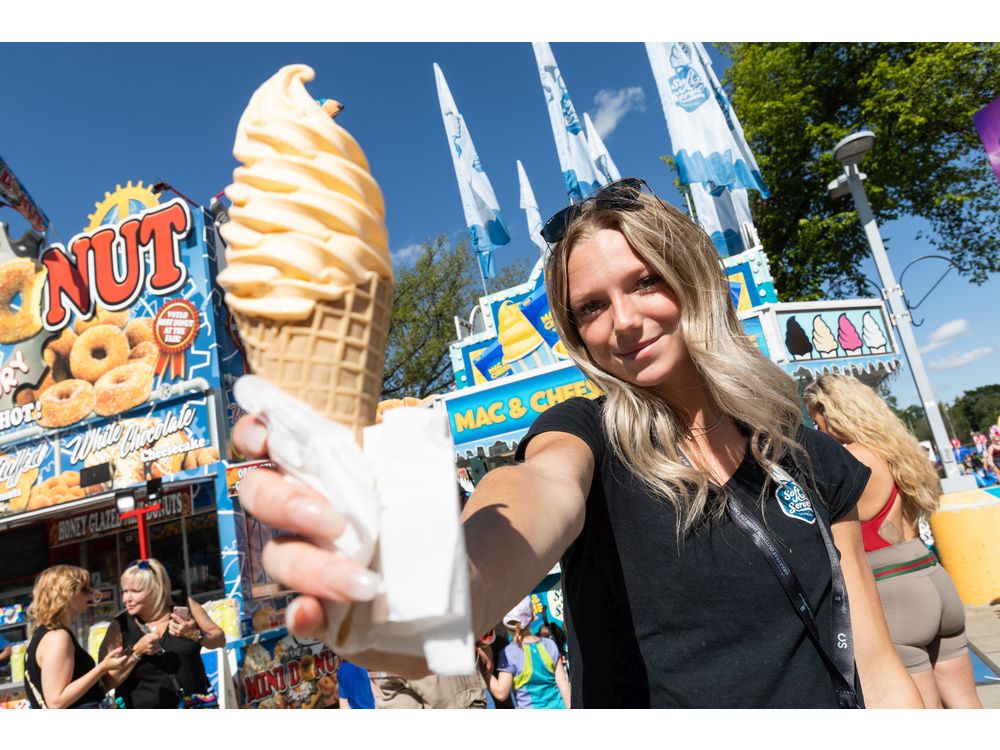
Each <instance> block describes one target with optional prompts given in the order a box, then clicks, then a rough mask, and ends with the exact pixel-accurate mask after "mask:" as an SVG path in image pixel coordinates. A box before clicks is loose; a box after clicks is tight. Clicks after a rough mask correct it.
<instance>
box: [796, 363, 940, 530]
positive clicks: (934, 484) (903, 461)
mask: <svg viewBox="0 0 1000 750" xmlns="http://www.w3.org/2000/svg"><path fill="white" fill-rule="evenodd" d="M802 399H803V400H804V401H805V402H806V406H807V407H808V409H809V411H810V412H813V413H819V414H822V415H823V416H824V417H825V418H826V422H827V424H828V425H829V427H830V433H831V434H832V435H833V437H835V438H837V440H840V441H841V442H843V443H858V444H860V445H863V446H864V447H865V448H867V449H868V450H870V451H871V452H872V453H874V454H875V455H876V456H878V457H879V458H881V459H882V460H883V461H885V462H886V463H887V464H888V465H889V473H890V474H892V479H893V481H894V482H895V483H896V486H897V487H898V488H899V493H900V495H901V496H902V501H903V513H904V515H905V516H906V518H907V519H908V520H909V521H916V520H917V519H918V518H919V517H920V516H921V515H928V516H929V515H930V514H931V513H933V512H934V511H936V510H937V508H938V503H939V502H940V500H939V494H940V485H939V484H938V476H937V472H936V471H934V467H933V466H931V462H930V461H929V460H928V458H927V451H925V450H924V449H923V448H921V447H920V443H918V442H917V439H916V438H915V437H914V436H913V435H912V434H910V432H909V430H907V429H906V425H904V424H903V422H902V420H900V419H899V417H897V416H896V415H895V414H893V413H892V410H891V409H890V408H889V406H888V404H886V403H885V401H883V400H882V399H881V398H880V397H879V395H878V394H877V393H875V391H873V390H872V389H871V388H869V387H868V386H867V385H865V384H864V383H862V382H861V381H860V380H858V379H857V378H852V377H848V376H846V375H821V376H820V377H818V378H816V380H814V381H813V382H812V383H810V384H809V385H807V386H806V388H805V390H804V391H803V393H802Z"/></svg>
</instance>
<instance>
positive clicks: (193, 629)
mask: <svg viewBox="0 0 1000 750" xmlns="http://www.w3.org/2000/svg"><path fill="white" fill-rule="evenodd" d="M167 632H169V633H170V635H172V636H174V637H177V638H187V639H188V640H189V641H197V640H198V636H199V635H201V628H199V627H198V623H196V622H195V621H194V619H193V618H191V617H181V616H180V615H179V614H177V613H176V612H171V613H170V620H169V621H168V622H167Z"/></svg>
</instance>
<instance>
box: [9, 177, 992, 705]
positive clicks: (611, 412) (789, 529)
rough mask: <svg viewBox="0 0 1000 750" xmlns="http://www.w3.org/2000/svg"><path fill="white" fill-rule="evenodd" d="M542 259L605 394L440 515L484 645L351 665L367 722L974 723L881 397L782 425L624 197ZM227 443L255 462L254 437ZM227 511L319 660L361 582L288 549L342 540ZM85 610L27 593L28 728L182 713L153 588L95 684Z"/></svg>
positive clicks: (685, 258)
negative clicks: (135, 710)
mask: <svg viewBox="0 0 1000 750" xmlns="http://www.w3.org/2000/svg"><path fill="white" fill-rule="evenodd" d="M543 237H544V238H545V240H546V241H547V242H548V243H549V245H550V248H551V251H550V253H549V256H548V259H547V265H546V269H545V280H546V291H547V293H548V299H549V303H550V306H551V309H552V313H553V318H554V321H555V326H556V330H557V332H558V333H559V336H560V339H561V340H562V342H563V344H564V345H565V347H566V349H567V351H568V352H569V353H570V356H571V357H572V359H573V360H574V362H575V363H576V364H577V366H578V367H579V368H580V369H581V370H582V371H583V373H584V374H585V375H586V376H587V377H588V378H589V379H590V380H591V381H592V382H594V383H595V384H596V385H597V386H598V387H599V388H600V390H601V392H602V393H603V396H602V397H601V398H599V399H596V400H588V399H583V398H575V399H571V400H568V401H565V402H563V403H561V404H558V405H556V406H554V407H553V408H550V409H549V410H548V411H546V412H544V413H543V414H542V415H541V416H540V417H539V418H538V419H537V420H536V421H535V423H534V425H533V426H532V427H531V429H530V430H529V432H528V434H527V435H526V436H525V437H524V438H523V439H522V441H521V442H520V444H519V447H518V449H517V453H516V459H517V463H515V464H514V465H512V466H505V467H502V468H499V469H495V470H494V471H492V472H490V473H489V474H487V475H486V476H485V477H484V478H483V479H482V480H481V481H480V482H479V485H478V486H477V488H476V490H475V492H474V493H473V495H472V497H471V498H470V499H469V500H468V502H467V503H466V505H465V507H464V509H463V511H462V519H463V525H464V531H465V536H466V548H467V550H468V558H469V559H468V564H469V570H470V589H471V604H472V617H473V628H474V631H475V632H478V633H488V634H491V635H492V637H486V638H481V639H480V640H479V642H478V648H477V654H478V657H479V659H478V662H479V671H478V673H477V674H474V675H469V676H465V677H458V678H444V677H439V676H436V675H430V674H428V671H427V668H426V664H424V663H423V660H422V659H419V658H415V657H409V656H400V655H398V654H393V653H390V652H385V653H367V654H365V655H364V656H363V657H361V658H360V659H359V661H360V662H361V664H362V666H363V667H365V668H367V669H368V670H372V671H371V672H370V673H369V677H370V684H371V687H372V696H373V703H374V705H375V706H376V707H383V708H384V707H395V706H397V705H398V706H413V707H417V706H419V707H436V706H458V705H462V706H465V707H476V706H485V705H486V704H487V703H488V702H491V703H493V704H494V705H496V706H498V707H499V706H502V705H504V704H507V705H514V706H516V707H517V708H528V707H539V708H542V707H546V708H548V707H551V708H562V707H573V708H577V707H584V708H588V707H810V708H819V707H829V708H836V707H841V708H853V707H914V708H916V707H924V706H926V707H937V706H942V705H943V706H948V707H972V706H977V705H978V701H977V700H976V697H975V696H976V693H975V688H974V685H973V684H972V678H971V667H970V662H969V656H968V650H967V647H966V643H965V636H964V615H963V610H962V607H961V603H960V602H959V601H958V597H957V594H956V592H955V588H954V585H953V584H952V582H951V579H950V578H949V576H948V574H947V573H946V572H945V571H944V569H943V568H942V567H941V565H940V563H939V561H938V560H937V558H936V556H935V555H934V553H933V551H931V550H929V549H928V548H927V547H926V546H925V545H924V543H923V542H922V541H921V540H920V538H919V536H918V534H917V525H918V523H919V521H920V519H921V518H922V517H926V516H928V515H929V514H930V513H932V512H933V511H934V509H935V508H936V504H937V495H938V491H939V490H938V480H937V476H936V475H935V474H934V472H933V470H932V468H931V467H930V465H929V463H928V461H927V460H926V455H925V454H924V453H923V452H922V450H921V449H920V447H919V444H918V443H917V442H916V440H915V438H913V437H912V436H911V435H910V434H909V433H908V432H907V431H906V429H905V427H904V426H903V425H902V423H900V421H899V420H898V419H897V418H896V417H895V416H894V415H893V414H892V412H891V411H890V410H889V409H888V408H887V407H885V405H884V404H883V403H882V402H881V400H880V399H879V398H878V396H877V395H876V394H875V393H874V392H872V391H871V389H870V388H868V387H867V386H865V385H863V384H862V383H860V382H858V381H856V380H853V379H851V378H848V377H841V376H837V377H826V376H824V377H821V378H819V379H818V380H816V381H815V382H814V383H813V384H812V385H810V386H809V388H807V389H806V392H805V394H804V399H805V403H806V405H807V407H808V410H809V413H810V415H811V416H812V419H813V420H814V421H815V424H816V426H817V428H818V429H812V428H811V427H808V426H806V425H805V424H804V419H803V412H802V406H801V402H800V400H799V394H798V392H797V386H796V383H795V382H794V381H793V380H792V379H791V378H790V377H788V376H787V375H786V374H785V373H784V372H783V371H782V370H781V369H780V368H779V367H778V366H777V365H775V364H774V363H772V362H771V361H770V360H769V359H767V358H765V357H764V356H762V355H761V354H760V352H759V351H758V349H757V347H756V346H755V345H754V344H753V343H752V342H751V341H750V340H749V339H748V337H747V336H746V335H745V334H744V332H743V330H742V328H741V325H740V321H739V319H738V318H737V315H736V311H735V309H734V307H733V305H732V304H731V301H730V295H729V285H728V283H727V280H726V277H725V275H724V273H723V272H722V269H721V266H720V263H719V256H718V253H717V251H716V249H715V247H714V245H713V244H712V242H711V240H710V239H709V238H708V236H707V235H706V234H705V233H704V232H703V231H702V230H701V229H700V228H699V227H698V226H697V225H696V224H694V223H693V222H692V221H691V220H690V219H689V218H688V217H687V216H686V215H684V214H683V213H681V212H680V211H678V210H676V209H674V208H673V207H671V206H669V205H667V204H665V203H663V202H662V201H661V200H659V199H658V198H657V197H656V196H655V195H654V194H652V191H651V190H649V188H648V185H646V184H645V182H644V181H641V180H635V179H626V180H621V181H619V182H616V183H612V184H611V185H609V186H607V187H605V188H604V189H602V190H600V191H599V192H598V193H597V194H596V195H595V196H593V197H592V198H590V199H588V200H586V201H584V202H582V203H578V204H574V205H572V206H570V207H569V208H567V209H564V210H563V211H560V212H559V213H558V214H556V215H555V216H553V217H552V218H551V219H550V220H549V221H548V222H547V224H546V225H545V227H544V229H543ZM233 438H234V442H235V443H236V446H237V448H238V449H239V450H241V451H242V452H243V453H244V454H246V455H247V456H248V457H261V458H264V457H266V456H267V452H268V451H267V429H266V426H265V425H264V424H263V423H262V422H260V421H258V420H256V419H255V418H254V417H252V416H247V417H244V418H243V419H242V420H241V421H240V423H239V424H238V425H237V427H236V429H235V431H234V435H233ZM240 496H241V501H242V503H243V505H244V507H245V508H246V509H248V510H249V511H250V512H252V513H253V514H254V515H255V516H256V517H257V518H258V519H260V520H261V521H263V522H264V523H269V524H271V525H274V526H277V527H281V528H283V529H285V530H287V531H290V532H293V533H297V534H300V535H301V536H299V537H296V538H292V537H285V538H282V539H279V540H276V541H275V542H272V543H271V546H270V548H269V551H268V555H267V563H266V566H267V568H268V571H269V573H270V575H271V576H272V577H273V578H274V579H275V580H277V581H280V582H281V583H283V584H284V585H285V586H287V587H288V588H289V589H292V590H294V591H298V592H301V595H300V596H299V597H298V598H297V599H296V601H295V602H294V603H293V606H291V607H290V608H289V613H288V625H289V629H290V631H291V632H292V633H293V634H295V635H296V636H298V637H321V636H322V634H323V633H324V632H325V630H326V621H325V610H324V607H323V602H324V600H330V601H339V602H346V601H352V600H354V599H356V596H355V594H356V593H357V592H358V591H359V587H357V586H354V585H352V584H353V582H354V581H356V580H358V579H359V578H360V577H361V576H364V575H366V572H365V571H364V570H363V569H362V568H361V567H360V566H358V565H356V564H355V563H353V562H351V561H350V560H347V559H345V558H343V557H342V556H339V555H338V554H337V553H336V552H335V551H331V550H330V549H329V548H327V547H323V546H319V545H314V544H313V543H312V542H310V541H309V538H310V537H309V534H310V531H311V529H312V527H313V526H314V525H315V524H316V523H317V519H320V518H323V519H327V520H328V521H329V525H331V526H332V527H337V528H344V527H345V526H346V523H347V521H346V519H345V518H344V517H343V516H341V515H339V514H337V513H336V512H335V511H334V510H333V509H332V507H331V505H330V504H329V503H328V502H327V501H326V499H325V498H323V497H322V496H321V495H320V494H318V493H317V492H315V491H314V490H312V489H310V488H308V487H305V486H303V485H302V484H300V483H297V482H295V481H291V480H290V479H289V478H288V477H285V476H283V475H281V474H280V473H278V472H274V471H265V470H260V471H257V472H255V473H253V474H252V475H250V476H249V477H248V478H246V479H245V480H244V482H243V484H242V488H241V495H240ZM304 504H305V505H308V506H309V512H308V513H306V512H302V506H303V505H304ZM557 562H558V563H559V564H560V565H561V569H562V589H563V595H564V599H565V607H566V610H567V612H568V613H569V614H568V617H567V633H566V643H565V651H564V650H563V648H561V647H560V646H561V644H556V643H555V642H554V640H553V639H551V638H548V637H545V636H544V635H539V634H537V633H535V632H533V630H532V628H531V623H532V619H533V612H532V608H531V604H530V600H526V599H525V598H524V596H525V593H526V592H528V591H531V590H532V588H533V587H534V586H535V585H536V584H537V583H538V582H539V581H540V580H542V579H543V578H544V577H545V575H546V574H547V573H548V572H549V571H550V570H551V569H552V568H553V566H554V565H555V564H556V563H557ZM88 590H89V589H88V579H87V574H86V571H82V570H80V569H77V568H69V567H67V566H59V567H58V568H54V569H51V570H49V571H46V572H45V573H43V574H42V576H40V577H39V580H38V584H37V585H36V592H35V601H34V603H33V604H32V618H33V621H34V622H35V624H36V630H35V633H34V635H33V636H32V640H31V645H30V646H29V648H28V667H27V674H28V677H29V678H30V681H31V683H32V684H33V685H35V686H37V688H38V690H37V692H36V693H35V697H34V698H32V704H33V705H37V704H39V703H41V701H42V700H43V699H44V701H45V702H46V703H47V704H48V705H49V706H52V707H55V706H84V705H92V704H94V703H96V702H99V701H100V700H101V696H102V695H103V692H102V691H103V690H104V689H106V688H109V687H114V688H115V689H116V693H117V694H120V695H121V696H122V697H123V698H124V702H125V704H126V706H130V707H131V706H165V705H167V704H169V703H171V702H173V704H174V705H176V704H177V696H178V695H179V694H181V695H187V694H197V693H199V692H200V691H204V690H205V689H206V682H205V679H204V677H205V675H204V670H203V669H202V668H200V667H199V666H198V664H197V663H196V662H198V659H197V653H198V651H199V650H200V648H201V646H203V645H213V644H216V643H219V642H220V638H221V631H220V630H219V629H218V628H217V626H215V625H214V624H213V623H212V622H211V621H210V620H209V619H208V618H207V616H206V615H205V613H204V611H203V610H202V608H200V607H199V606H198V605H197V603H196V602H194V601H193V600H188V601H187V602H186V605H184V604H180V605H178V604H176V603H174V602H171V601H170V598H169V591H170V584H169V580H168V579H167V578H166V574H165V572H164V571H163V570H162V566H159V564H158V563H156V562H155V561H152V560H148V561H137V562H136V563H135V564H133V565H132V566H130V567H129V568H128V569H127V570H126V571H125V573H124V574H123V576H122V591H123V596H124V602H123V604H124V607H125V610H124V611H123V612H122V613H121V614H120V615H119V616H118V617H117V618H115V621H114V623H113V624H112V627H111V628H110V629H109V631H108V635H107V637H106V639H105V643H104V644H103V645H102V647H101V651H100V661H99V663H97V664H95V663H94V661H93V660H92V659H90V657H89V656H87V654H86V653H85V652H83V650H82V649H81V648H80V647H79V645H78V644H77V643H76V642H75V640H74V638H73V636H72V632H71V630H70V625H71V623H72V621H73V619H74V618H75V617H77V616H79V614H80V612H81V611H82V608H83V607H84V606H86V599H87V596H88ZM498 622H499V623H501V625H502V627H497V626H495V625H494V623H498ZM547 627H551V626H550V625H547ZM550 632H551V631H550ZM501 633H506V634H507V635H508V637H509V641H508V642H506V643H505V642H504V641H505V640H506V639H501V638H498V637H497V635H498V634H501ZM487 694H488V696H489V697H488V698H487Z"/></svg>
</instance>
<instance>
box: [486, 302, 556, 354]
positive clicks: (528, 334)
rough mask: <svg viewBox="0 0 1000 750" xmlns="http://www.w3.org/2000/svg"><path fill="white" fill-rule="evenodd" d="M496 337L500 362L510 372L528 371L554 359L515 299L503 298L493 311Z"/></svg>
mask: <svg viewBox="0 0 1000 750" xmlns="http://www.w3.org/2000/svg"><path fill="white" fill-rule="evenodd" d="M497 317H498V321H497V328H498V329H499V331H500V332H499V334H498V335H497V339H498V340H499V341H500V346H502V347H503V361H504V362H506V363H507V364H508V365H510V367H511V369H512V370H513V371H514V372H527V371H528V370H531V369H534V368H536V367H541V366H543V365H547V364H551V363H552V362H554V361H555V359H554V357H553V356H552V352H551V350H550V349H549V348H548V346H546V344H545V339H543V338H542V336H541V334H540V333H539V332H538V331H537V330H535V327H534V326H533V325H531V323H530V322H529V321H528V319H527V318H526V317H524V313H522V312H521V309H520V308H519V307H518V306H517V303H516V302H512V301H510V300H507V301H506V302H504V303H503V304H502V305H500V308H499V310H498V311H497Z"/></svg>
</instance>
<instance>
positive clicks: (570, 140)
mask: <svg viewBox="0 0 1000 750" xmlns="http://www.w3.org/2000/svg"><path fill="white" fill-rule="evenodd" d="M531 46H532V47H533V48H534V50H535V60H536V61H537V63H538V75H539V77H540V78H541V80H542V91H543V92H544V93H545V104H546V106H547V107H548V110H549V122H550V123H551V124H552V135H553V137H555V140H556V151H557V152H558V154H559V167H560V168H561V169H562V173H563V180H564V181H565V183H566V193H567V195H568V196H569V199H570V202H571V203H577V202H579V201H582V200H583V199H584V198H586V197H588V196H589V195H590V194H591V193H593V192H594V191H595V190H597V189H599V188H600V187H601V181H600V178H599V177H598V175H597V170H596V169H595V168H594V163H593V162H592V161H591V159H590V153H589V152H588V150H587V138H586V136H585V135H584V132H583V125H582V124H581V123H580V118H579V117H577V116H576V110H575V109H574V108H573V102H572V101H570V98H569V92H568V91H567V90H566V84H565V83H563V79H562V75H561V74H560V73H559V67H558V66H557V65H556V59H555V57H554V56H553V55H552V49H551V48H550V47H549V45H548V43H547V42H532V44H531Z"/></svg>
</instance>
